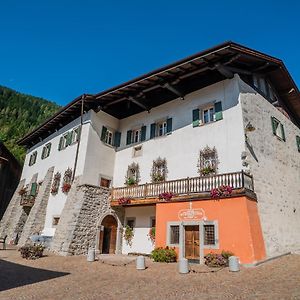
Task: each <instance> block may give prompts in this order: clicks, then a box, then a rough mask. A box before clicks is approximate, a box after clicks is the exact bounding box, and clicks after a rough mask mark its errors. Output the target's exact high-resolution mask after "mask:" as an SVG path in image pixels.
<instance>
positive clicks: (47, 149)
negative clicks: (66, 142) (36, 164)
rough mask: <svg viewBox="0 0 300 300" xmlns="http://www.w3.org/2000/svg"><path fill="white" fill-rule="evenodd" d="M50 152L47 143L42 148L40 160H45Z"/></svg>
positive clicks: (49, 145)
mask: <svg viewBox="0 0 300 300" xmlns="http://www.w3.org/2000/svg"><path fill="white" fill-rule="evenodd" d="M50 151H51V143H48V144H46V145H45V146H44V147H43V151H42V159H45V158H47V157H48V156H49V155H50Z"/></svg>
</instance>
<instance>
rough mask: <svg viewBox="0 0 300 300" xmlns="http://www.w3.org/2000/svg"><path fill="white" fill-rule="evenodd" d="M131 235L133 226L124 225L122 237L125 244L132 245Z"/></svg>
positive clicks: (132, 234) (132, 235)
mask: <svg viewBox="0 0 300 300" xmlns="http://www.w3.org/2000/svg"><path fill="white" fill-rule="evenodd" d="M133 237H134V232H133V228H131V227H130V226H128V225H126V226H125V228H124V239H125V241H126V243H127V245H129V246H130V247H131V246H132V240H133Z"/></svg>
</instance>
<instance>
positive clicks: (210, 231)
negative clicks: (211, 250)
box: [204, 225, 216, 246]
mask: <svg viewBox="0 0 300 300" xmlns="http://www.w3.org/2000/svg"><path fill="white" fill-rule="evenodd" d="M215 244H216V236H215V225H204V245H207V246H209V245H215Z"/></svg>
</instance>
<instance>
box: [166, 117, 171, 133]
mask: <svg viewBox="0 0 300 300" xmlns="http://www.w3.org/2000/svg"><path fill="white" fill-rule="evenodd" d="M171 132H172V118H169V119H167V133H171Z"/></svg>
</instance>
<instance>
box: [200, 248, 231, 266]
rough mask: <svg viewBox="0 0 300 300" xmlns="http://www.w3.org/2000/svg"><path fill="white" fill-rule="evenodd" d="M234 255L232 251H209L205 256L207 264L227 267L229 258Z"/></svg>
mask: <svg viewBox="0 0 300 300" xmlns="http://www.w3.org/2000/svg"><path fill="white" fill-rule="evenodd" d="M233 255H234V254H233V253H232V252H230V251H222V253H221V254H216V253H209V254H207V255H205V256H204V259H205V264H206V265H207V266H209V267H227V266H228V259H229V257H230V256H233Z"/></svg>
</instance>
